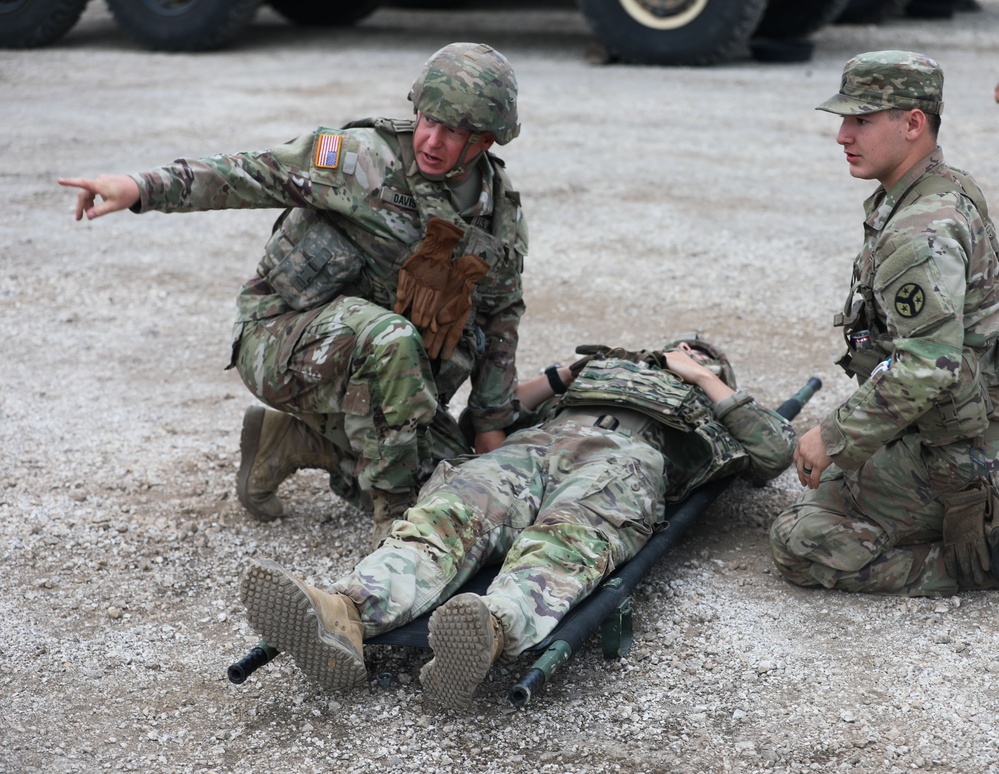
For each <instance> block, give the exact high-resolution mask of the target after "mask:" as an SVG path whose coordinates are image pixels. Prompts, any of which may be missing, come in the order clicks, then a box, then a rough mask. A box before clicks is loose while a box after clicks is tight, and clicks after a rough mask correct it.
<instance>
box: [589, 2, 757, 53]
mask: <svg viewBox="0 0 999 774" xmlns="http://www.w3.org/2000/svg"><path fill="white" fill-rule="evenodd" d="M576 4H577V5H578V6H579V10H580V11H582V13H583V16H584V17H585V18H586V22H587V24H588V25H589V27H590V30H591V31H592V32H593V35H594V36H595V37H596V38H597V39H598V40H600V42H601V43H603V44H604V45H605V46H606V47H607V48H608V50H609V51H610V53H611V55H612V56H615V57H617V58H620V59H621V60H623V61H625V62H634V63H636V64H656V65H709V64H714V63H716V62H721V61H724V60H726V59H731V58H732V57H733V56H735V55H736V54H738V53H741V52H742V51H744V50H745V49H746V45H747V41H748V40H749V36H750V34H751V33H752V31H753V30H754V29H755V28H756V26H757V25H758V24H759V22H760V19H761V18H762V16H763V12H764V10H766V4H767V0H682V2H680V3H677V2H676V0H576Z"/></svg>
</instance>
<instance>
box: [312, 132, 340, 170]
mask: <svg viewBox="0 0 999 774" xmlns="http://www.w3.org/2000/svg"><path fill="white" fill-rule="evenodd" d="M342 141H343V136H342V135H339V134H321V135H319V139H318V140H317V141H316V158H315V164H316V166H317V167H321V168H323V169H336V168H337V167H338V166H339V165H340V144H341V142H342Z"/></svg>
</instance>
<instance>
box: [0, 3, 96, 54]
mask: <svg viewBox="0 0 999 774" xmlns="http://www.w3.org/2000/svg"><path fill="white" fill-rule="evenodd" d="M86 7H87V0H0V48H38V47H39V46H47V45H48V44H49V43H55V42H56V41H57V40H59V38H61V37H62V36H63V35H65V34H66V33H67V32H69V31H70V30H71V29H73V25H75V24H76V23H77V22H78V21H79V20H80V16H81V15H82V14H83V9H84V8H86Z"/></svg>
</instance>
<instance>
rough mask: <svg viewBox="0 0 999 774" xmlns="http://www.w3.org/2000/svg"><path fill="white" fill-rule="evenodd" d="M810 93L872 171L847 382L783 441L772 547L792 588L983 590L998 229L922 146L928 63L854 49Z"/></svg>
mask: <svg viewBox="0 0 999 774" xmlns="http://www.w3.org/2000/svg"><path fill="white" fill-rule="evenodd" d="M818 109H819V110H825V111H828V112H830V113H835V114H838V115H840V116H842V124H841V126H840V130H839V136H838V137H837V142H838V143H839V144H840V145H842V146H843V150H844V151H845V152H846V161H847V163H848V164H849V166H850V174H851V175H853V176H854V177H857V178H861V179H863V180H877V181H878V182H879V183H880V186H879V187H878V188H877V189H876V190H875V191H874V193H873V194H872V195H871V197H870V198H869V199H868V200H867V201H866V202H865V205H864V209H865V211H866V213H867V219H866V221H865V223H864V231H865V234H866V237H865V240H864V247H863V250H861V252H860V254H859V255H858V256H857V258H856V260H855V262H854V267H853V280H852V284H853V287H852V289H851V292H850V296H849V297H848V299H847V303H846V307H845V309H844V312H843V314H841V315H838V316H837V319H836V321H835V324H836V325H839V326H842V327H843V328H844V334H845V338H846V342H847V347H848V348H847V352H846V354H845V355H844V356H843V358H842V359H841V360H840V361H839V362H840V365H842V366H843V367H844V369H845V370H846V371H847V373H848V374H851V375H856V376H857V379H858V381H859V383H860V386H859V388H858V389H857V390H856V392H854V393H853V395H852V396H850V398H849V399H848V400H846V401H845V402H844V403H843V404H842V405H840V406H838V407H836V409H835V410H834V411H832V412H831V413H830V414H829V416H828V417H826V419H825V420H823V421H822V423H821V424H820V425H819V426H818V427H815V428H813V429H811V430H809V431H808V432H807V433H805V434H804V435H803V436H802V437H801V439H800V440H799V443H798V450H797V452H796V453H795V464H796V467H797V470H798V475H799V478H800V480H801V483H802V484H803V485H805V486H807V487H808V490H807V491H806V492H805V493H804V495H803V496H802V497H801V499H800V500H799V502H798V503H797V504H796V505H794V506H792V507H791V508H790V509H788V510H787V511H785V512H784V513H782V514H780V515H779V516H778V517H777V519H776V520H775V521H774V523H773V525H772V528H771V531H770V537H771V544H772V551H773V557H774V561H775V562H776V564H777V567H778V568H779V569H780V571H781V573H782V574H783V575H784V577H785V578H787V579H788V580H789V581H791V582H793V583H796V584H798V585H801V586H825V587H826V588H835V589H842V590H844V591H866V592H874V593H881V594H902V595H908V596H939V595H950V594H954V593H956V592H957V591H958V589H960V588H995V587H996V581H995V579H994V577H993V573H994V572H995V571H996V570H999V567H997V566H996V565H997V562H996V558H997V557H996V556H995V553H994V548H993V547H992V545H990V537H991V533H992V529H993V527H992V521H993V514H994V513H995V505H994V501H995V497H994V491H995V487H994V479H995V476H996V474H997V472H999V429H993V428H999V426H997V425H994V424H993V420H995V419H996V418H997V415H996V410H997V407H996V400H997V399H999V391H997V385H999V363H997V342H999V282H997V281H996V279H997V276H999V257H997V253H999V245H997V243H996V235H995V227H994V226H993V224H992V221H991V220H990V219H989V214H988V209H987V207H986V203H985V197H984V196H983V195H982V191H981V189H980V188H979V187H978V185H977V184H976V183H975V181H974V180H973V179H972V178H971V177H970V176H969V175H968V174H966V173H964V172H961V171H959V170H956V169H953V168H951V167H948V166H947V165H946V164H945V163H944V160H943V152H942V151H941V149H940V148H939V147H938V146H937V132H938V129H939V127H940V114H941V112H942V111H943V71H942V70H941V69H940V66H939V65H938V64H937V63H936V62H935V61H933V60H932V59H930V58H929V57H926V56H923V55H921V54H915V53H911V52H907V51H878V52H874V53H868V54H862V55H860V56H857V57H855V58H853V59H851V60H850V61H849V62H847V64H846V68H845V69H844V71H843V80H842V86H841V88H840V92H839V94H837V95H835V96H833V97H832V98H831V99H829V100H827V101H826V102H824V103H822V104H821V105H819V107H818ZM992 543H993V544H995V541H994V540H993V541H992Z"/></svg>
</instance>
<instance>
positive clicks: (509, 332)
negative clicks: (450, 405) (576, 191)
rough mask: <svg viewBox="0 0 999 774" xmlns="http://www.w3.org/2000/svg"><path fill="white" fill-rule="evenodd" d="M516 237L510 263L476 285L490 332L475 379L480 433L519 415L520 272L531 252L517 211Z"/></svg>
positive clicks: (483, 323) (471, 403) (479, 317)
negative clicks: (517, 361) (528, 253)
mask: <svg viewBox="0 0 999 774" xmlns="http://www.w3.org/2000/svg"><path fill="white" fill-rule="evenodd" d="M518 217H519V221H518V228H517V241H516V244H515V245H514V246H513V249H512V250H511V251H510V253H509V254H508V257H507V259H506V261H505V263H504V264H503V265H502V266H498V267H497V271H496V272H490V273H489V275H487V277H486V279H485V280H483V282H481V283H479V287H478V288H477V300H478V307H477V309H476V324H477V325H478V326H479V327H480V328H481V329H482V333H483V334H484V336H485V347H484V350H483V354H482V359H481V363H480V366H479V368H478V371H477V373H476V375H475V376H474V377H473V381H472V391H471V394H470V395H469V398H468V410H469V412H470V413H471V415H472V424H473V426H474V427H475V430H476V432H478V433H482V432H486V431H488V430H501V429H503V428H505V427H507V426H509V425H510V424H512V423H513V422H515V421H517V419H518V416H517V414H518V411H517V407H518V405H519V404H518V403H517V402H516V400H515V392H514V391H515V389H516V386H517V363H516V360H517V343H518V341H519V335H520V334H519V331H518V328H519V326H520V318H521V317H522V316H523V314H524V309H525V307H524V293H523V288H522V284H521V272H523V270H524V256H525V255H526V254H527V224H526V222H525V220H524V217H523V213H522V212H521V211H520V210H518Z"/></svg>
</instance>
